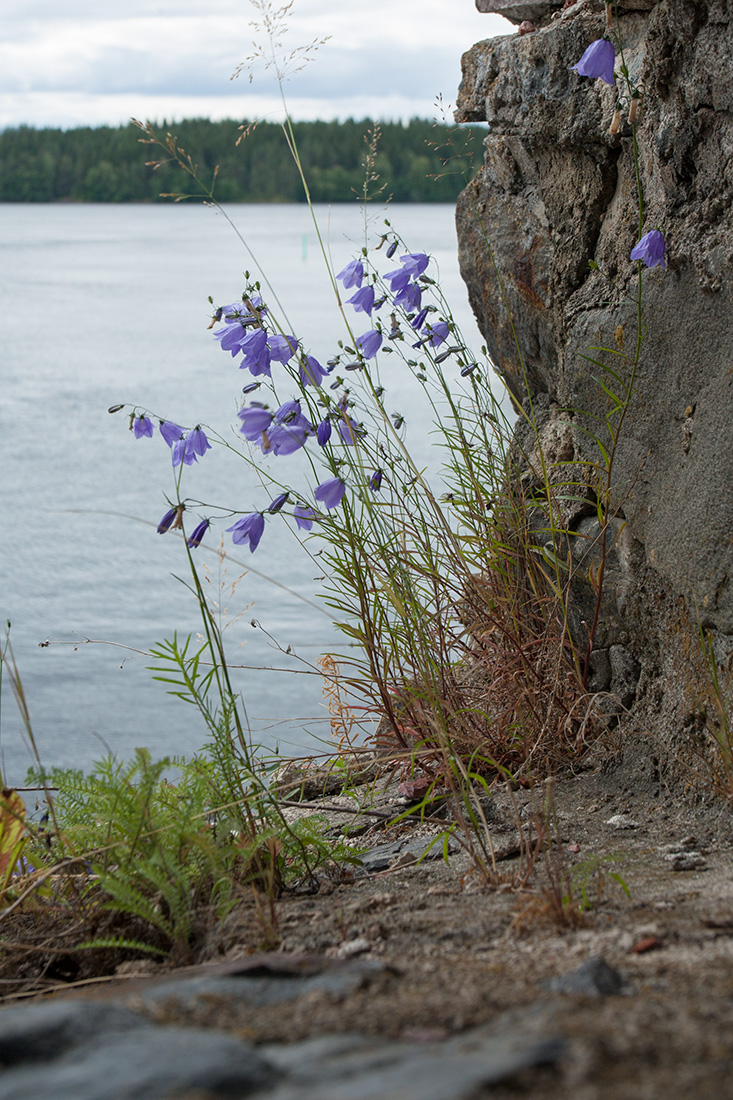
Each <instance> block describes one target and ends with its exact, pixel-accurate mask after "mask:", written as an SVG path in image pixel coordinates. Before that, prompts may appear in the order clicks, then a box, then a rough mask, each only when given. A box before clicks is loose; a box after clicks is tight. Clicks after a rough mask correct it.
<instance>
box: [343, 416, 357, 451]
mask: <svg viewBox="0 0 733 1100" xmlns="http://www.w3.org/2000/svg"><path fill="white" fill-rule="evenodd" d="M361 434H362V432H360V431H359V428H358V426H357V425H356V424H355V423H354V421H353V420H351V419H350V417H348V416H346V415H344V417H343V419H342V420H339V435H340V436H341V438H342V439H343V441H344V443H345V444H346V445H347V447H353V446H354V444H355V443H356V441H357V439H358V438H359V436H360V435H361Z"/></svg>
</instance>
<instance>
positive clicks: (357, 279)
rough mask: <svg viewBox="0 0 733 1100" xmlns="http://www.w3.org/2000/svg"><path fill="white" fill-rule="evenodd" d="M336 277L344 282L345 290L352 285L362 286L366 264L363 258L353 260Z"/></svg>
mask: <svg viewBox="0 0 733 1100" xmlns="http://www.w3.org/2000/svg"><path fill="white" fill-rule="evenodd" d="M336 278H337V279H338V280H339V282H342V283H343V284H344V290H348V289H349V288H350V287H352V286H361V283H362V280H363V278H364V265H363V263H362V262H361V260H351V261H350V263H348V264H347V265H346V267H345V268H344V269H343V271H339V273H338V275H337V276H336Z"/></svg>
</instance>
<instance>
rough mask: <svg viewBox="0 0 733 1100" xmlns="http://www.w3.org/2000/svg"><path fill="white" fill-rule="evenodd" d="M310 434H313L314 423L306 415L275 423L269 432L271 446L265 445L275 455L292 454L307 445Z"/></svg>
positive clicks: (268, 437)
mask: <svg viewBox="0 0 733 1100" xmlns="http://www.w3.org/2000/svg"><path fill="white" fill-rule="evenodd" d="M309 435H313V425H312V424H311V423H310V421H308V420H306V419H305V417H303V416H302V417H300V418H299V419H298V420H290V421H287V422H285V423H281V424H279V423H273V425H272V427H271V428H270V430H269V431H268V432H267V442H268V444H269V446H267V447H264V448H263V449H264V450H266V451H268V452H269V451H271V452H272V454H274V455H291V454H294V452H295V451H299V450H300V448H301V447H303V446H305V442H306V440H307V439H308V436H309Z"/></svg>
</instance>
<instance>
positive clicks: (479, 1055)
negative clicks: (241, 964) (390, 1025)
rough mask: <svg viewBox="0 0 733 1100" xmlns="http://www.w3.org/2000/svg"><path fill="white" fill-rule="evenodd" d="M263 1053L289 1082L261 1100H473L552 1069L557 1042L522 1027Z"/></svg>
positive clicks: (343, 1039) (323, 1042)
mask: <svg viewBox="0 0 733 1100" xmlns="http://www.w3.org/2000/svg"><path fill="white" fill-rule="evenodd" d="M264 1053H265V1054H266V1056H267V1057H269V1058H270V1059H271V1060H272V1061H273V1062H274V1063H275V1065H276V1066H278V1067H279V1068H280V1069H281V1070H283V1071H284V1072H285V1073H286V1074H287V1077H286V1080H285V1081H284V1082H283V1084H282V1085H281V1086H280V1087H278V1088H275V1089H274V1090H273V1091H271V1092H268V1093H267V1094H264V1093H263V1094H262V1100H265V1096H266V1097H267V1100H386V1098H388V1097H389V1098H392V1097H395V1098H396V1097H399V1100H471V1098H472V1097H474V1096H476V1093H477V1090H478V1089H480V1088H483V1087H485V1086H489V1085H496V1084H499V1083H500V1082H502V1081H508V1080H510V1079H511V1078H512V1077H514V1076H515V1075H516V1074H517V1073H519V1072H520V1071H521V1070H524V1069H529V1068H531V1067H533V1066H540V1065H551V1064H554V1063H555V1062H557V1061H558V1060H559V1058H560V1056H561V1053H562V1043H561V1042H560V1041H559V1040H557V1039H554V1038H539V1039H537V1038H527V1036H526V1035H524V1034H522V1032H521V1028H517V1030H516V1031H511V1032H510V1031H500V1032H495V1033H493V1034H492V1031H491V1029H489V1028H477V1029H476V1030H474V1031H469V1032H466V1033H465V1034H464V1035H459V1036H457V1037H456V1038H455V1039H449V1040H448V1041H446V1042H440V1043H430V1044H426V1043H397V1042H385V1041H384V1040H380V1039H375V1038H367V1037H366V1036H361V1035H337V1036H327V1037H326V1038H324V1039H311V1040H308V1041H307V1042H305V1043H295V1044H293V1045H292V1046H288V1047H282V1046H277V1047H275V1046H272V1047H265V1048H264ZM258 1100H259V1095H258Z"/></svg>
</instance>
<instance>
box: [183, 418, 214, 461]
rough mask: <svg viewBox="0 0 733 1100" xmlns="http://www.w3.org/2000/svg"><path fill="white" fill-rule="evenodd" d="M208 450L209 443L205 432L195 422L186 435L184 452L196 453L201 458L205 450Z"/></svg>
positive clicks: (209, 448)
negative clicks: (194, 425) (191, 429)
mask: <svg viewBox="0 0 733 1100" xmlns="http://www.w3.org/2000/svg"><path fill="white" fill-rule="evenodd" d="M210 450H211V444H210V443H209V441H208V439H207V438H206V432H205V431H204V430H203V428H202V427H201V425H200V424H197V425H196V427H195V428H194V429H193V431H190V432H189V433H188V435H187V436H186V453H187V454H192V455H194V456H195V455H198V456H199V458H203V457H204V455H205V454H206V452H207V451H210ZM184 461H185V459H184ZM194 461H195V458H194Z"/></svg>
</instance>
